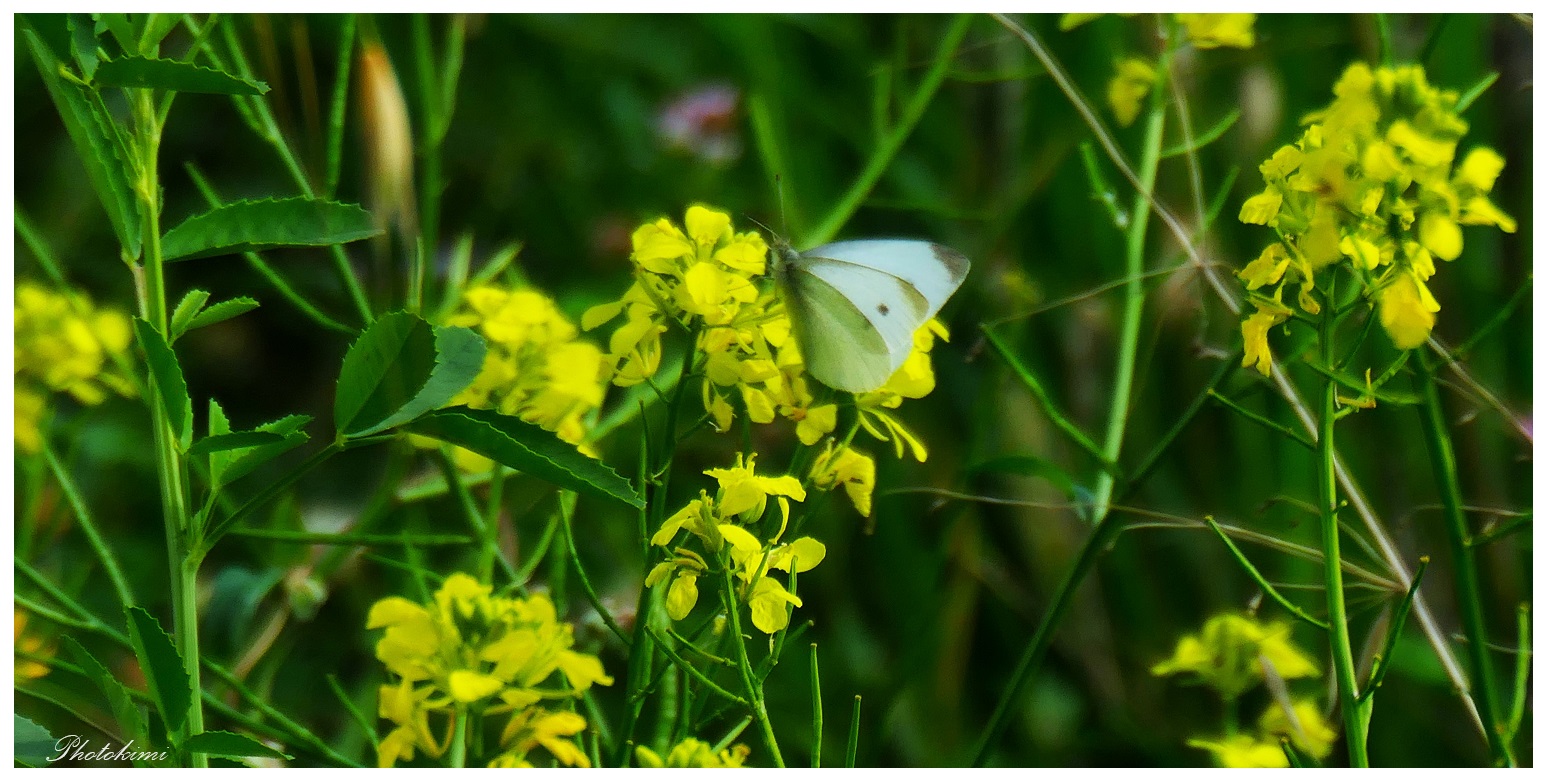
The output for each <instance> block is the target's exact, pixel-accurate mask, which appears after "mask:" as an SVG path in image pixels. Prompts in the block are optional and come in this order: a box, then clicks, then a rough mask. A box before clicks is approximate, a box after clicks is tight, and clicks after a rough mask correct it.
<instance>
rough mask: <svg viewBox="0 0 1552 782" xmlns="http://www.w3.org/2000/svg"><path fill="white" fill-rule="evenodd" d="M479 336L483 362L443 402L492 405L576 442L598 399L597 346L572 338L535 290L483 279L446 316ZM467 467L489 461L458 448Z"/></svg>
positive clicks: (601, 376)
mask: <svg viewBox="0 0 1552 782" xmlns="http://www.w3.org/2000/svg"><path fill="white" fill-rule="evenodd" d="M448 322H449V324H450V325H453V326H466V327H469V328H472V329H474V330H476V331H478V332H479V333H480V335H481V336H483V337H484V338H485V345H486V349H485V364H484V366H483V367H481V369H480V374H479V376H478V377H476V378H475V379H474V383H473V384H472V385H470V386H469V387H468V388H467V389H465V390H464V392H463V393H461V394H459V395H458V396H457V397H456V398H454V399H453V400H452V401H451V402H450V403H449V404H454V405H468V406H469V407H474V408H482V409H493V410H496V411H497V412H499V413H502V414H503V415H512V416H517V417H519V418H521V419H523V420H525V421H528V422H530V423H534V424H538V425H539V426H541V427H544V428H545V429H547V430H549V431H552V432H554V433H555V434H556V435H557V436H558V437H560V439H562V440H565V441H566V442H568V443H571V444H573V445H579V444H581V443H582V441H583V439H584V438H585V437H586V435H587V425H586V420H587V417H588V416H589V415H590V414H591V413H592V412H593V411H595V410H597V409H598V408H599V407H600V406H601V405H603V401H604V392H605V391H606V390H607V389H608V377H609V375H608V367H607V366H606V364H605V362H604V355H603V351H601V350H599V349H598V348H597V347H596V346H594V345H593V344H592V343H589V342H586V341H584V340H580V339H578V332H577V327H576V326H575V325H574V324H572V322H571V321H570V320H568V319H567V318H566V316H565V314H564V313H562V312H561V311H560V309H559V308H557V307H556V306H555V302H554V300H552V299H551V298H550V297H549V296H546V295H544V294H543V293H540V292H538V291H535V290H507V289H505V288H500V287H495V286H490V285H482V286H478V287H475V288H471V289H469V290H468V291H466V292H465V293H464V296H463V307H462V308H460V309H459V311H458V312H456V313H454V314H453V316H452V318H450V319H449V321H448ZM458 462H459V464H460V466H462V467H463V468H464V469H466V470H469V471H482V470H488V469H490V468H491V462H490V460H488V459H485V458H484V457H482V456H479V455H477V454H473V453H469V452H466V451H460V452H459V454H458Z"/></svg>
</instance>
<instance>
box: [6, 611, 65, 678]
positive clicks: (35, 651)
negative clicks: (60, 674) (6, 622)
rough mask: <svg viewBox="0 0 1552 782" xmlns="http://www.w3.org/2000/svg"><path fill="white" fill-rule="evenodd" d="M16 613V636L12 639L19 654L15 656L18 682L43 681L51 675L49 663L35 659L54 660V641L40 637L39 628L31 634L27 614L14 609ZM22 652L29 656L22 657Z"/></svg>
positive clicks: (34, 629)
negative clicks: (28, 680)
mask: <svg viewBox="0 0 1552 782" xmlns="http://www.w3.org/2000/svg"><path fill="white" fill-rule="evenodd" d="M14 612H15V614H16V634H15V635H14V636H13V637H12V643H13V646H14V648H15V650H16V651H17V652H18V654H17V655H15V658H16V659H15V662H14V670H15V673H16V678H17V679H18V680H20V679H41V678H43V677H45V676H47V675H48V674H49V670H50V668H49V666H48V663H46V662H43V661H42V660H37V659H34V658H36V657H42V658H44V659H45V660H46V659H49V658H52V657H53V656H54V652H55V645H54V641H53V640H51V639H45V638H43V637H42V636H40V635H39V634H38V632H37V628H33V629H32V631H30V632H29V631H28V629H27V614H26V613H24V612H23V611H22V610H21V609H20V608H17V609H14ZM21 652H26V653H27V656H22V655H21V654H20V653H21Z"/></svg>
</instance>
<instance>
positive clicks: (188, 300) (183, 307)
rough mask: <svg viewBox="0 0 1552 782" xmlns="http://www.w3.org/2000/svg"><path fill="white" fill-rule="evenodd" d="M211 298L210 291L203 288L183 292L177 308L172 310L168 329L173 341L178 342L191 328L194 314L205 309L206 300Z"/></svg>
mask: <svg viewBox="0 0 1552 782" xmlns="http://www.w3.org/2000/svg"><path fill="white" fill-rule="evenodd" d="M209 300H210V293H209V292H208V291H202V290H192V291H189V292H188V293H185V294H183V299H182V300H181V301H179V302H178V307H177V309H174V310H173V311H172V323H171V324H169V325H168V327H167V331H168V332H170V333H171V335H172V336H171V341H173V342H177V341H178V338H179V337H181V336H183V333H184V332H186V331H188V330H189V323H190V322H191V321H193V320H194V316H195V315H198V314H199V311H200V310H201V309H204V307H205V302H207V301H209Z"/></svg>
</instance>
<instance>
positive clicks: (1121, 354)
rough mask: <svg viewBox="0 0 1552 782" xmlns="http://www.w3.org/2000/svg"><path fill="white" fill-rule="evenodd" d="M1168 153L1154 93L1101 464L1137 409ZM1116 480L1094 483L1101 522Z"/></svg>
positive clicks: (1164, 59) (1114, 457)
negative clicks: (1158, 184)
mask: <svg viewBox="0 0 1552 782" xmlns="http://www.w3.org/2000/svg"><path fill="white" fill-rule="evenodd" d="M1172 44H1173V42H1172V41H1171V45H1166V46H1165V47H1164V52H1163V53H1162V54H1160V55H1159V64H1158V71H1159V72H1161V73H1162V72H1164V71H1166V70H1167V69H1168V68H1169V58H1170V56H1171V55H1172V54H1173V53H1174V47H1173V45H1172ZM1163 149H1164V91H1163V90H1161V89H1158V90H1154V91H1153V107H1152V109H1150V110H1149V112H1148V124H1147V127H1146V130H1145V131H1144V134H1143V146H1142V163H1141V164H1140V165H1139V166H1138V171H1137V176H1138V180H1139V183H1138V189H1137V198H1136V200H1135V201H1134V202H1133V203H1132V215H1131V222H1130V223H1128V225H1127V229H1126V270H1125V272H1124V274H1125V277H1126V281H1127V282H1126V294H1125V295H1126V303H1125V305H1124V309H1123V310H1122V316H1121V347H1120V350H1119V351H1117V353H1116V372H1115V382H1114V384H1113V385H1112V386H1111V393H1110V416H1109V419H1108V422H1107V424H1106V427H1105V442H1104V445H1103V449H1102V451H1101V453H1100V460H1101V461H1102V462H1105V463H1109V464H1116V463H1117V462H1118V461H1119V460H1120V458H1121V443H1122V441H1123V440H1124V439H1125V437H1126V418H1127V413H1128V412H1129V411H1130V408H1131V404H1132V379H1133V377H1134V376H1135V374H1136V371H1137V345H1138V342H1139V340H1140V338H1141V335H1142V306H1143V300H1144V298H1143V290H1142V272H1143V251H1144V250H1145V249H1146V247H1147V238H1148V212H1149V210H1150V209H1151V208H1152V205H1153V185H1154V180H1155V179H1156V178H1157V176H1158V171H1159V154H1160V152H1161V151H1162V150H1163ZM1115 486H1116V476H1115V475H1114V474H1113V473H1111V472H1108V471H1107V472H1102V473H1100V475H1099V477H1098V478H1097V479H1096V480H1095V482H1094V512H1095V514H1096V518H1097V519H1104V518H1105V517H1106V516H1108V515H1109V513H1110V501H1111V497H1112V496H1113V495H1114V493H1115Z"/></svg>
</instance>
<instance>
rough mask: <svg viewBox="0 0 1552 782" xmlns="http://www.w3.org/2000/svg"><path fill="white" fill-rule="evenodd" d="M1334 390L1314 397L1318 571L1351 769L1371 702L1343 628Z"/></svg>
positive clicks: (1325, 348)
mask: <svg viewBox="0 0 1552 782" xmlns="http://www.w3.org/2000/svg"><path fill="white" fill-rule="evenodd" d="M1335 304H1336V303H1335V302H1334V301H1331V300H1330V297H1327V301H1326V306H1325V307H1323V308H1322V312H1323V313H1324V314H1323V316H1322V318H1321V324H1320V351H1321V359H1322V361H1323V363H1324V365H1325V366H1327V367H1332V366H1334V362H1335V360H1336V317H1335V309H1336V306H1335ZM1336 393H1337V382H1336V378H1335V376H1334V375H1330V374H1328V375H1327V376H1326V380H1325V384H1324V390H1323V391H1322V392H1321V400H1320V434H1319V437H1320V439H1319V441H1318V443H1317V445H1318V446H1319V449H1320V454H1319V457H1318V458H1319V464H1318V475H1319V480H1320V487H1319V489H1320V547H1321V551H1322V552H1323V553H1324V555H1325V559H1324V561H1323V565H1324V567H1323V572H1324V575H1325V586H1326V590H1325V591H1326V611H1327V613H1328V614H1329V616H1330V622H1331V631H1330V632H1329V633H1328V634H1327V637H1328V638H1329V639H1330V642H1331V659H1332V662H1333V664H1334V665H1335V666H1336V680H1337V694H1336V697H1337V704H1338V705H1339V706H1340V707H1341V711H1342V724H1343V726H1344V727H1345V728H1346V731H1347V755H1348V760H1349V761H1350V762H1351V763H1352V766H1353V767H1354V768H1367V767H1368V765H1369V748H1368V744H1369V715H1370V713H1371V712H1372V711H1373V702H1372V701H1367V700H1362V699H1360V697H1359V690H1358V677H1357V672H1356V669H1355V668H1354V665H1353V645H1352V639H1351V637H1350V634H1349V632H1348V627H1347V596H1346V593H1345V592H1344V590H1343V586H1342V543H1341V535H1342V531H1341V527H1340V526H1339V525H1338V523H1337V502H1338V499H1337V489H1336V441H1335V439H1334V435H1335V432H1336Z"/></svg>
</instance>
